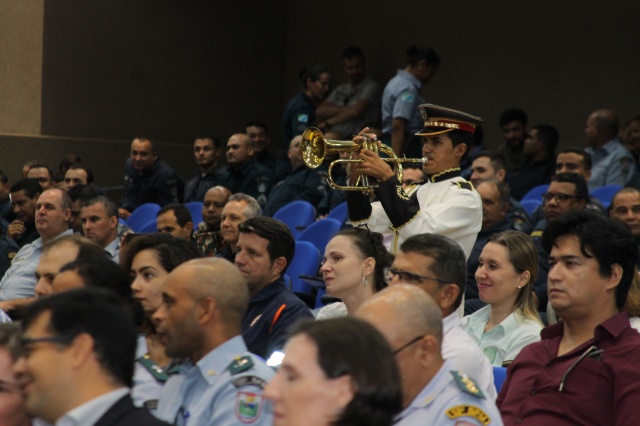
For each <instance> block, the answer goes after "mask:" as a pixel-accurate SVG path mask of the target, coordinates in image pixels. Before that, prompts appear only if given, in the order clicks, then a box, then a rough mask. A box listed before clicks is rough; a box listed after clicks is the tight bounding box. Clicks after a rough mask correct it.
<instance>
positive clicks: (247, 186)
mask: <svg viewBox="0 0 640 426" xmlns="http://www.w3.org/2000/svg"><path fill="white" fill-rule="evenodd" d="M253 155H254V152H253V143H252V142H251V139H249V136H247V135H245V134H244V133H236V134H235V135H232V136H231V137H230V138H229V141H228V142H227V164H228V165H229V168H228V169H227V172H226V173H225V174H224V175H222V178H221V182H220V185H222V186H224V187H225V188H227V189H229V191H231V193H232V194H235V193H238V192H242V193H244V194H248V195H251V196H252V197H253V198H255V199H256V200H257V201H258V203H260V207H262V208H264V207H265V206H266V205H267V197H268V195H269V192H270V191H271V187H272V186H273V178H274V176H273V172H272V171H271V170H270V169H269V168H268V167H267V166H265V165H264V164H262V163H259V162H258V161H256V160H254V159H253Z"/></svg>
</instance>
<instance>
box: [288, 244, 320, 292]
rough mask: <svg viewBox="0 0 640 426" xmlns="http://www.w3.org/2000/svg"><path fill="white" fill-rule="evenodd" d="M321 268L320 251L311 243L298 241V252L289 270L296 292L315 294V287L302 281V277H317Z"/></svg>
mask: <svg viewBox="0 0 640 426" xmlns="http://www.w3.org/2000/svg"><path fill="white" fill-rule="evenodd" d="M319 268H320V251H319V250H318V249H317V248H316V246H315V245H313V244H312V243H310V242H309V241H296V252H295V254H294V256H293V260H291V265H289V267H288V268H287V275H288V276H289V278H291V289H292V290H293V291H294V292H298V293H306V294H313V287H312V286H311V285H310V284H307V283H305V282H304V281H302V280H301V279H300V275H311V276H315V275H317V274H318V269H319Z"/></svg>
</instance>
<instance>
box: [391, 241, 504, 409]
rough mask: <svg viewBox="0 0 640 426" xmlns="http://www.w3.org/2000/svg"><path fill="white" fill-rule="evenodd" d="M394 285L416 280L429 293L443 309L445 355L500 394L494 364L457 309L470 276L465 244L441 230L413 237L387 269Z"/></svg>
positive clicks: (487, 392)
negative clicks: (497, 389) (463, 249)
mask: <svg viewBox="0 0 640 426" xmlns="http://www.w3.org/2000/svg"><path fill="white" fill-rule="evenodd" d="M385 280H386V281H387V283H388V284H389V285H391V286H393V285H396V284H413V285H415V286H417V287H419V288H420V289H422V290H423V291H424V292H425V293H427V294H428V295H429V296H431V298H432V299H433V300H434V301H435V302H436V304H437V305H438V306H439V307H440V310H441V311H442V317H443V320H442V328H443V336H442V357H443V358H444V359H446V360H448V361H450V363H451V365H452V367H453V368H455V369H457V370H460V371H464V372H465V373H467V374H469V375H470V376H471V377H473V378H474V379H475V381H477V382H478V385H479V387H480V389H481V390H482V392H483V393H484V394H485V395H486V396H487V398H489V399H491V400H492V401H493V400H494V399H495V396H496V389H495V386H494V384H493V368H492V367H491V364H490V363H489V360H488V358H487V357H486V356H484V354H483V353H482V349H480V347H479V346H478V344H477V343H476V342H475V341H474V339H473V338H472V337H471V336H470V335H469V334H467V332H466V331H464V329H463V328H462V326H461V325H460V318H459V317H458V313H457V312H456V310H457V309H458V307H459V306H460V304H461V303H462V298H463V295H464V288H465V285H466V280H467V264H466V260H465V255H464V252H463V251H462V248H460V246H459V245H458V244H457V243H456V242H454V241H453V240H451V239H450V238H447V237H445V236H442V235H437V234H419V235H414V236H412V237H409V238H407V239H406V240H405V242H404V243H402V245H401V246H400V250H399V251H398V254H397V255H396V258H395V259H394V261H393V264H392V265H391V268H387V269H386V270H385Z"/></svg>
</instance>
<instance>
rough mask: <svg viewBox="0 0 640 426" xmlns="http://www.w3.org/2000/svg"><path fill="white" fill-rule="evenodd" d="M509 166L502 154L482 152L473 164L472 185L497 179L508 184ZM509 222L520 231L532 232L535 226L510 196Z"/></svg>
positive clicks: (475, 185)
mask: <svg viewBox="0 0 640 426" xmlns="http://www.w3.org/2000/svg"><path fill="white" fill-rule="evenodd" d="M506 177H507V164H506V162H505V159H504V157H503V156H502V154H498V153H494V152H491V151H482V152H480V153H479V154H478V155H477V156H476V157H475V159H474V160H473V162H472V163H471V183H473V186H474V187H476V189H477V188H478V186H479V185H480V184H481V183H482V182H485V181H487V180H489V179H497V180H499V181H501V182H505V184H506ZM507 220H508V221H509V222H510V223H511V226H512V227H513V229H517V230H518V231H522V232H526V233H527V234H528V233H530V232H531V228H532V227H533V224H535V223H537V221H536V222H532V220H531V218H530V217H529V214H528V213H527V211H526V210H525V209H524V208H523V207H522V205H521V204H520V202H519V201H518V200H516V199H515V198H513V196H511V194H509V210H507Z"/></svg>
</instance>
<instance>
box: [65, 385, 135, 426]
mask: <svg viewBox="0 0 640 426" xmlns="http://www.w3.org/2000/svg"><path fill="white" fill-rule="evenodd" d="M128 393H129V389H128V388H125V387H122V388H118V389H116V390H113V391H111V392H109V393H105V394H104V395H101V396H99V397H97V398H94V399H92V400H91V401H89V402H85V403H84V404H82V405H80V406H78V407H76V408H74V409H73V410H71V411H69V412H68V413H67V414H65V415H64V416H62V417H60V418H59V419H58V420H57V421H56V423H55V426H92V425H94V424H95V423H96V422H97V421H98V420H100V418H101V417H102V416H104V414H105V413H106V412H107V411H108V410H109V408H111V407H112V406H113V404H115V403H116V402H118V401H119V400H120V399H121V398H122V397H124V396H125V395H126V394H128Z"/></svg>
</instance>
